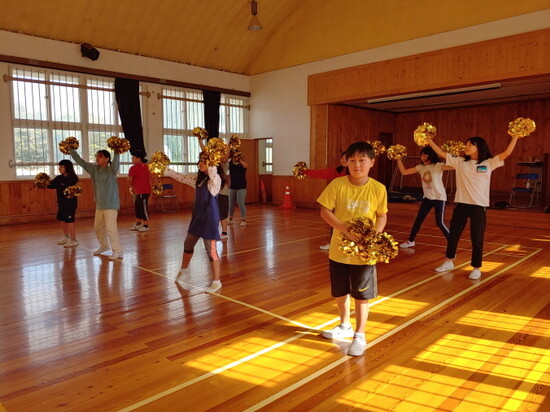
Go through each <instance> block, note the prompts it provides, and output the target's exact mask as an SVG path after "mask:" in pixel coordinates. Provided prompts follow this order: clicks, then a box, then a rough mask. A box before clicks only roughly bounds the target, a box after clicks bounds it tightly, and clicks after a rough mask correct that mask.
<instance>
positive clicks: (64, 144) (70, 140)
mask: <svg viewBox="0 0 550 412" xmlns="http://www.w3.org/2000/svg"><path fill="white" fill-rule="evenodd" d="M79 146H80V144H79V143H78V139H77V138H76V137H72V136H71V137H67V138H66V139H65V140H62V141H61V142H59V150H60V151H61V153H64V154H69V152H70V151H71V150H77V149H78V147H79Z"/></svg>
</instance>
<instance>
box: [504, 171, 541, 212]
mask: <svg viewBox="0 0 550 412" xmlns="http://www.w3.org/2000/svg"><path fill="white" fill-rule="evenodd" d="M539 192H540V180H539V174H538V173H518V174H517V175H516V177H515V179H514V185H513V187H512V193H510V201H509V202H508V203H509V204H510V206H511V207H519V208H530V207H537V206H538V204H539ZM521 193H524V194H525V196H521V195H520V194H521ZM518 195H519V196H518ZM519 197H521V198H523V199H525V200H524V201H523V202H521V201H518V198H519ZM527 201H529V203H525V202H527Z"/></svg>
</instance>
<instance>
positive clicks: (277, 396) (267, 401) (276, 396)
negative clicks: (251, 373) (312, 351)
mask: <svg viewBox="0 0 550 412" xmlns="http://www.w3.org/2000/svg"><path fill="white" fill-rule="evenodd" d="M540 251H542V249H539V250H537V251H534V252H532V253H530V254H529V255H527V256H524V257H523V258H521V259H520V260H518V261H516V262H514V263H512V264H510V265H509V266H507V267H505V268H503V269H501V270H499V271H498V272H496V273H494V274H493V275H491V276H489V277H488V278H486V279H484V280H482V281H480V282H478V283H476V284H474V285H472V286H470V287H469V288H466V289H464V290H463V291H461V292H459V293H457V294H456V295H454V296H451V297H450V298H448V299H445V300H444V301H443V302H441V303H439V304H438V305H436V306H434V307H432V308H430V309H428V310H427V311H425V312H423V313H420V314H419V315H417V316H415V317H414V318H412V319H410V320H409V321H407V322H405V323H403V324H402V325H399V326H398V327H396V328H395V329H392V330H391V331H389V332H387V333H385V334H384V335H381V336H379V337H378V338H376V339H374V340H373V341H371V342H369V343H368V344H367V350H368V348H371V347H373V346H375V345H377V344H378V343H380V342H383V341H384V340H386V339H388V338H389V337H391V336H392V335H394V334H396V333H397V332H400V331H401V330H403V329H405V328H406V327H408V326H409V325H411V324H413V323H415V322H417V321H419V320H420V319H422V318H424V317H426V316H428V315H431V314H432V313H434V312H435V311H437V310H439V309H441V308H442V307H444V306H445V305H447V304H449V303H450V302H452V301H453V300H455V299H457V298H459V297H461V296H463V295H465V294H466V293H468V292H470V291H471V290H473V289H476V288H478V287H480V286H481V285H483V284H485V283H487V282H489V281H490V280H492V279H494V278H495V277H497V276H499V275H501V274H502V273H504V272H505V271H507V270H509V269H511V268H513V267H515V266H517V265H519V264H520V263H522V262H523V261H525V260H527V259H530V258H531V257H532V256H534V255H536V254H537V253H539V252H540ZM348 360H349V357H348V356H344V357H342V358H341V359H338V360H336V361H334V362H332V363H331V364H329V365H327V366H325V367H324V368H322V369H319V370H318V371H316V372H314V373H312V374H311V375H308V376H307V377H306V378H304V379H301V380H299V381H298V382H296V383H294V384H292V385H290V386H288V387H286V388H285V389H283V390H282V391H280V392H277V393H276V394H274V395H272V396H270V397H269V398H266V399H264V400H263V401H262V402H259V403H257V404H256V405H254V406H252V407H250V408H248V409H246V410H245V412H249V411H250V412H252V411H257V410H258V409H261V408H263V407H264V406H267V405H269V404H271V403H273V402H275V401H276V400H278V399H280V398H282V397H283V396H285V395H286V394H288V393H290V392H292V391H294V390H296V389H298V388H300V387H302V386H304V385H306V384H307V383H309V382H311V381H312V380H313V379H316V378H317V377H319V376H321V375H323V374H324V373H326V372H328V371H330V370H331V369H334V368H335V367H337V366H338V365H340V364H342V363H344V362H347V361H348Z"/></svg>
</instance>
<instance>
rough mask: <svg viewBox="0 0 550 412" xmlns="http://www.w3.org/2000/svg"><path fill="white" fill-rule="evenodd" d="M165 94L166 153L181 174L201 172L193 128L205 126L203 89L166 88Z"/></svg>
mask: <svg viewBox="0 0 550 412" xmlns="http://www.w3.org/2000/svg"><path fill="white" fill-rule="evenodd" d="M161 97H162V109H163V110H162V113H163V117H162V129H163V136H164V153H166V155H167V156H168V157H169V158H170V167H171V168H173V169H174V170H176V171H178V172H180V173H194V172H197V171H198V168H197V160H198V158H199V153H200V146H199V141H198V139H197V138H196V137H195V136H194V135H193V129H194V128H195V127H204V102H203V98H202V91H200V90H192V89H183V88H176V87H164V88H163V89H162V96H161Z"/></svg>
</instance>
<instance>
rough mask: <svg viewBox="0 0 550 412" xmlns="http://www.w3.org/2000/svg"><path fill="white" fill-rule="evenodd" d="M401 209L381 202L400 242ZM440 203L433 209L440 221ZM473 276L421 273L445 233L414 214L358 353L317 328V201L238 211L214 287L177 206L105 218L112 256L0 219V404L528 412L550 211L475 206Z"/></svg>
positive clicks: (544, 367)
mask: <svg viewBox="0 0 550 412" xmlns="http://www.w3.org/2000/svg"><path fill="white" fill-rule="evenodd" d="M416 211H417V205H414V204H390V213H389V218H388V225H387V228H386V229H387V231H388V232H389V233H391V234H393V235H394V237H395V238H396V239H397V240H398V241H404V240H405V239H406V238H407V236H408V232H409V230H410V228H411V225H412V222H413V220H414V217H415V215H416ZM450 213H451V211H450V210H449V211H448V216H447V220H448V219H450ZM488 217H489V218H488V227H487V231H486V243H485V250H484V254H485V257H484V266H483V276H482V278H481V280H480V281H472V280H469V279H467V275H468V273H469V270H470V267H469V259H470V247H469V241H468V236H469V232H468V231H466V232H465V233H464V235H463V239H462V241H461V242H460V244H459V250H458V255H457V258H456V260H455V264H456V265H457V267H456V268H455V269H454V270H453V271H452V272H449V273H445V274H437V273H436V272H434V270H433V268H435V267H436V266H438V265H439V264H440V263H441V261H442V259H443V255H444V251H445V242H444V239H443V237H442V235H441V233H440V232H439V229H438V228H437V227H436V225H435V222H434V218H433V217H432V215H431V214H430V215H428V217H427V219H426V221H425V223H424V225H423V227H422V229H421V231H420V234H419V235H418V237H417V239H416V242H417V245H416V247H415V248H414V249H408V250H400V253H399V256H398V257H397V258H396V259H394V260H393V261H392V262H390V263H389V264H380V265H378V271H379V294H380V295H379V297H378V298H377V299H375V300H373V301H371V308H370V315H369V321H368V323H367V339H368V341H369V349H368V351H367V354H366V356H364V357H360V358H351V357H347V356H346V351H347V347H348V346H349V341H329V340H325V339H323V338H321V337H320V336H319V329H323V328H330V327H332V326H334V325H335V324H337V323H338V319H337V311H336V307H335V305H334V302H333V299H332V298H331V297H330V288H329V281H328V270H327V266H328V265H327V259H328V252H326V251H322V250H319V246H320V245H323V244H325V243H326V242H327V240H328V237H329V229H328V227H327V225H326V224H325V223H324V222H322V220H321V219H320V217H319V212H318V211H317V210H307V209H295V210H283V209H280V208H278V207H274V206H261V205H251V206H250V207H249V217H248V226H247V227H245V228H241V227H239V226H238V224H236V225H232V226H230V228H229V239H227V240H224V241H220V242H219V243H218V251H219V253H220V255H221V256H222V258H221V259H222V260H221V261H222V282H223V288H222V289H221V290H220V292H219V293H216V294H206V293H204V292H203V288H204V287H205V286H207V285H208V283H209V279H210V278H209V262H208V260H207V258H206V255H205V253H204V248H203V246H202V243H201V242H199V243H198V244H197V247H196V253H195V256H194V257H193V261H192V264H191V267H190V269H189V271H188V272H187V273H186V274H185V276H184V278H183V282H182V283H181V284H178V285H176V284H175V283H174V278H175V274H176V273H177V271H178V269H179V264H180V259H181V254H182V249H183V239H184V237H185V233H186V230H187V225H188V223H189V218H190V213H189V211H184V212H180V213H177V214H155V215H154V217H153V219H152V221H151V230H150V231H149V232H146V233H139V232H138V233H136V232H132V231H130V230H129V228H130V226H131V225H132V223H133V219H132V218H131V216H121V217H119V231H120V235H121V241H122V244H123V246H124V253H123V256H124V257H123V259H122V260H120V261H114V262H112V261H109V260H108V259H107V257H105V256H101V257H98V256H92V251H93V250H94V249H95V248H96V247H97V244H96V240H95V236H94V233H93V227H92V226H93V222H92V221H91V220H90V219H81V220H79V221H78V222H77V235H78V238H79V241H80V246H79V247H78V248H74V249H64V248H63V247H61V246H58V245H57V244H56V241H57V240H58V239H59V238H60V230H59V227H58V224H57V223H56V222H44V223H41V224H28V225H17V226H4V227H2V230H1V231H2V236H1V238H0V260H1V261H2V267H1V268H0V284H1V285H2V286H1V288H0V371H1V376H0V410H2V407H3V408H5V409H6V410H7V411H9V412H12V411H45V410H47V411H52V410H60V411H61V410H63V411H92V410H94V411H97V410H101V411H115V410H126V411H129V410H141V411H159V410H162V411H172V410H173V411H182V410H189V411H191V410H192V411H202V410H209V409H212V410H224V411H244V410H274V411H280V410H285V411H286V410H297V411H298V410H300V411H304V410H318V411H326V410H347V409H358V410H368V411H387V410H403V411H410V410H418V411H424V410H425V411H430V410H440V411H461V410H465V411H468V412H472V411H477V410H484V411H491V410H494V411H497V410H498V411H534V410H541V411H542V410H544V409H546V408H548V406H549V404H548V401H547V400H546V398H547V397H548V395H549V393H548V392H549V390H548V384H549V382H548V381H549V369H550V350H549V346H550V345H549V344H548V342H549V339H548V338H549V335H550V320H549V319H550V299H549V296H550V234H549V233H550V232H549V229H550V218H549V216H548V215H547V214H544V213H540V212H539V213H537V212H533V211H511V210H508V211H497V210H490V211H488Z"/></svg>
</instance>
